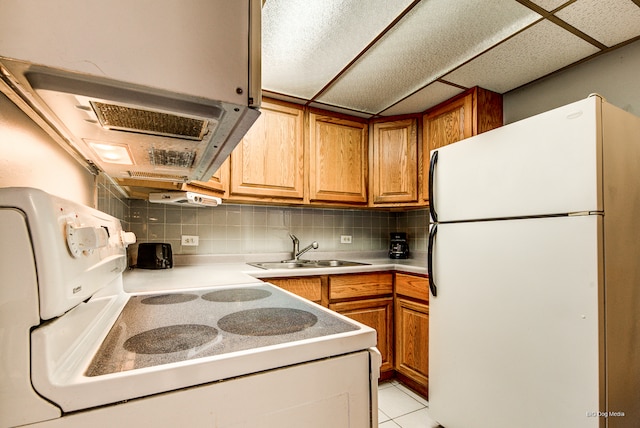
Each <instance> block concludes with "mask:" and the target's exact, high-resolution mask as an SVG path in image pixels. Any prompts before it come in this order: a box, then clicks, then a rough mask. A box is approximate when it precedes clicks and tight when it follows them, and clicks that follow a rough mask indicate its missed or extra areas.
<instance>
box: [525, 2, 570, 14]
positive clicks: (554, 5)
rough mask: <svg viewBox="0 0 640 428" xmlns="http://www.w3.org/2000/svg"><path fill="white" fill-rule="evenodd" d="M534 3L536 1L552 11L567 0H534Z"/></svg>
mask: <svg viewBox="0 0 640 428" xmlns="http://www.w3.org/2000/svg"><path fill="white" fill-rule="evenodd" d="M532 3H535V4H537V5H538V6H540V7H541V8H543V9H544V10H547V11H549V12H551V11H552V10H555V9H557V8H558V7H560V6H562V5H563V4H565V3H567V0H533V1H532Z"/></svg>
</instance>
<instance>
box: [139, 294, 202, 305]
mask: <svg viewBox="0 0 640 428" xmlns="http://www.w3.org/2000/svg"><path fill="white" fill-rule="evenodd" d="M197 298H198V295H197V294H179V293H175V294H157V295H154V296H151V297H146V298H144V299H142V300H141V301H140V303H142V304H144V305H172V304H174V303H184V302H190V301H192V300H196V299H197Z"/></svg>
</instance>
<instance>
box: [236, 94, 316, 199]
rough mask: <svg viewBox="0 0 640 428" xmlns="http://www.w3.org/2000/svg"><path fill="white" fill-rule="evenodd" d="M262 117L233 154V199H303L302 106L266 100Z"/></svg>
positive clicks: (263, 104) (262, 108)
mask: <svg viewBox="0 0 640 428" xmlns="http://www.w3.org/2000/svg"><path fill="white" fill-rule="evenodd" d="M260 111H261V112H262V114H261V115H260V117H259V118H258V120H257V121H256V122H255V123H254V124H253V126H252V127H251V129H249V132H247V134H246V135H245V136H244V138H243V139H242V141H241V142H240V143H239V144H238V146H236V148H235V149H234V150H233V152H232V153H231V184H230V189H229V195H230V198H231V199H233V198H235V197H239V199H242V198H243V197H246V196H249V197H259V198H272V199H274V200H287V201H290V200H298V201H299V202H300V203H301V202H302V200H303V198H304V138H303V126H304V114H303V109H302V107H301V106H297V105H294V104H289V103H282V102H276V101H268V100H263V101H262V106H261V107H260Z"/></svg>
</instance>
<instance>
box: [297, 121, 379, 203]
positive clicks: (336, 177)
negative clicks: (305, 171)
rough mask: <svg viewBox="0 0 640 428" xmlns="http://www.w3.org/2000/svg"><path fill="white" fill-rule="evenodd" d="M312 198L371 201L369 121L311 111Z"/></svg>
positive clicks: (310, 196)
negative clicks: (368, 168) (368, 188)
mask: <svg viewBox="0 0 640 428" xmlns="http://www.w3.org/2000/svg"><path fill="white" fill-rule="evenodd" d="M309 133H310V135H309V157H310V160H309V200H310V201H312V202H313V201H328V202H347V203H361V204H362V203H366V202H367V186H366V177H367V135H368V131H367V124H366V123H362V122H357V121H352V120H346V119H342V118H337V117H332V116H322V115H318V114H315V113H311V114H310V115H309Z"/></svg>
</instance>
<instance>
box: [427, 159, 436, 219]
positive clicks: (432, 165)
mask: <svg viewBox="0 0 640 428" xmlns="http://www.w3.org/2000/svg"><path fill="white" fill-rule="evenodd" d="M436 163H438V151H435V152H433V153H432V154H431V161H430V162H429V214H431V221H432V222H434V223H436V222H437V221H438V213H437V212H436V204H435V199H436V198H435V195H434V194H433V176H434V175H435V170H436Z"/></svg>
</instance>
